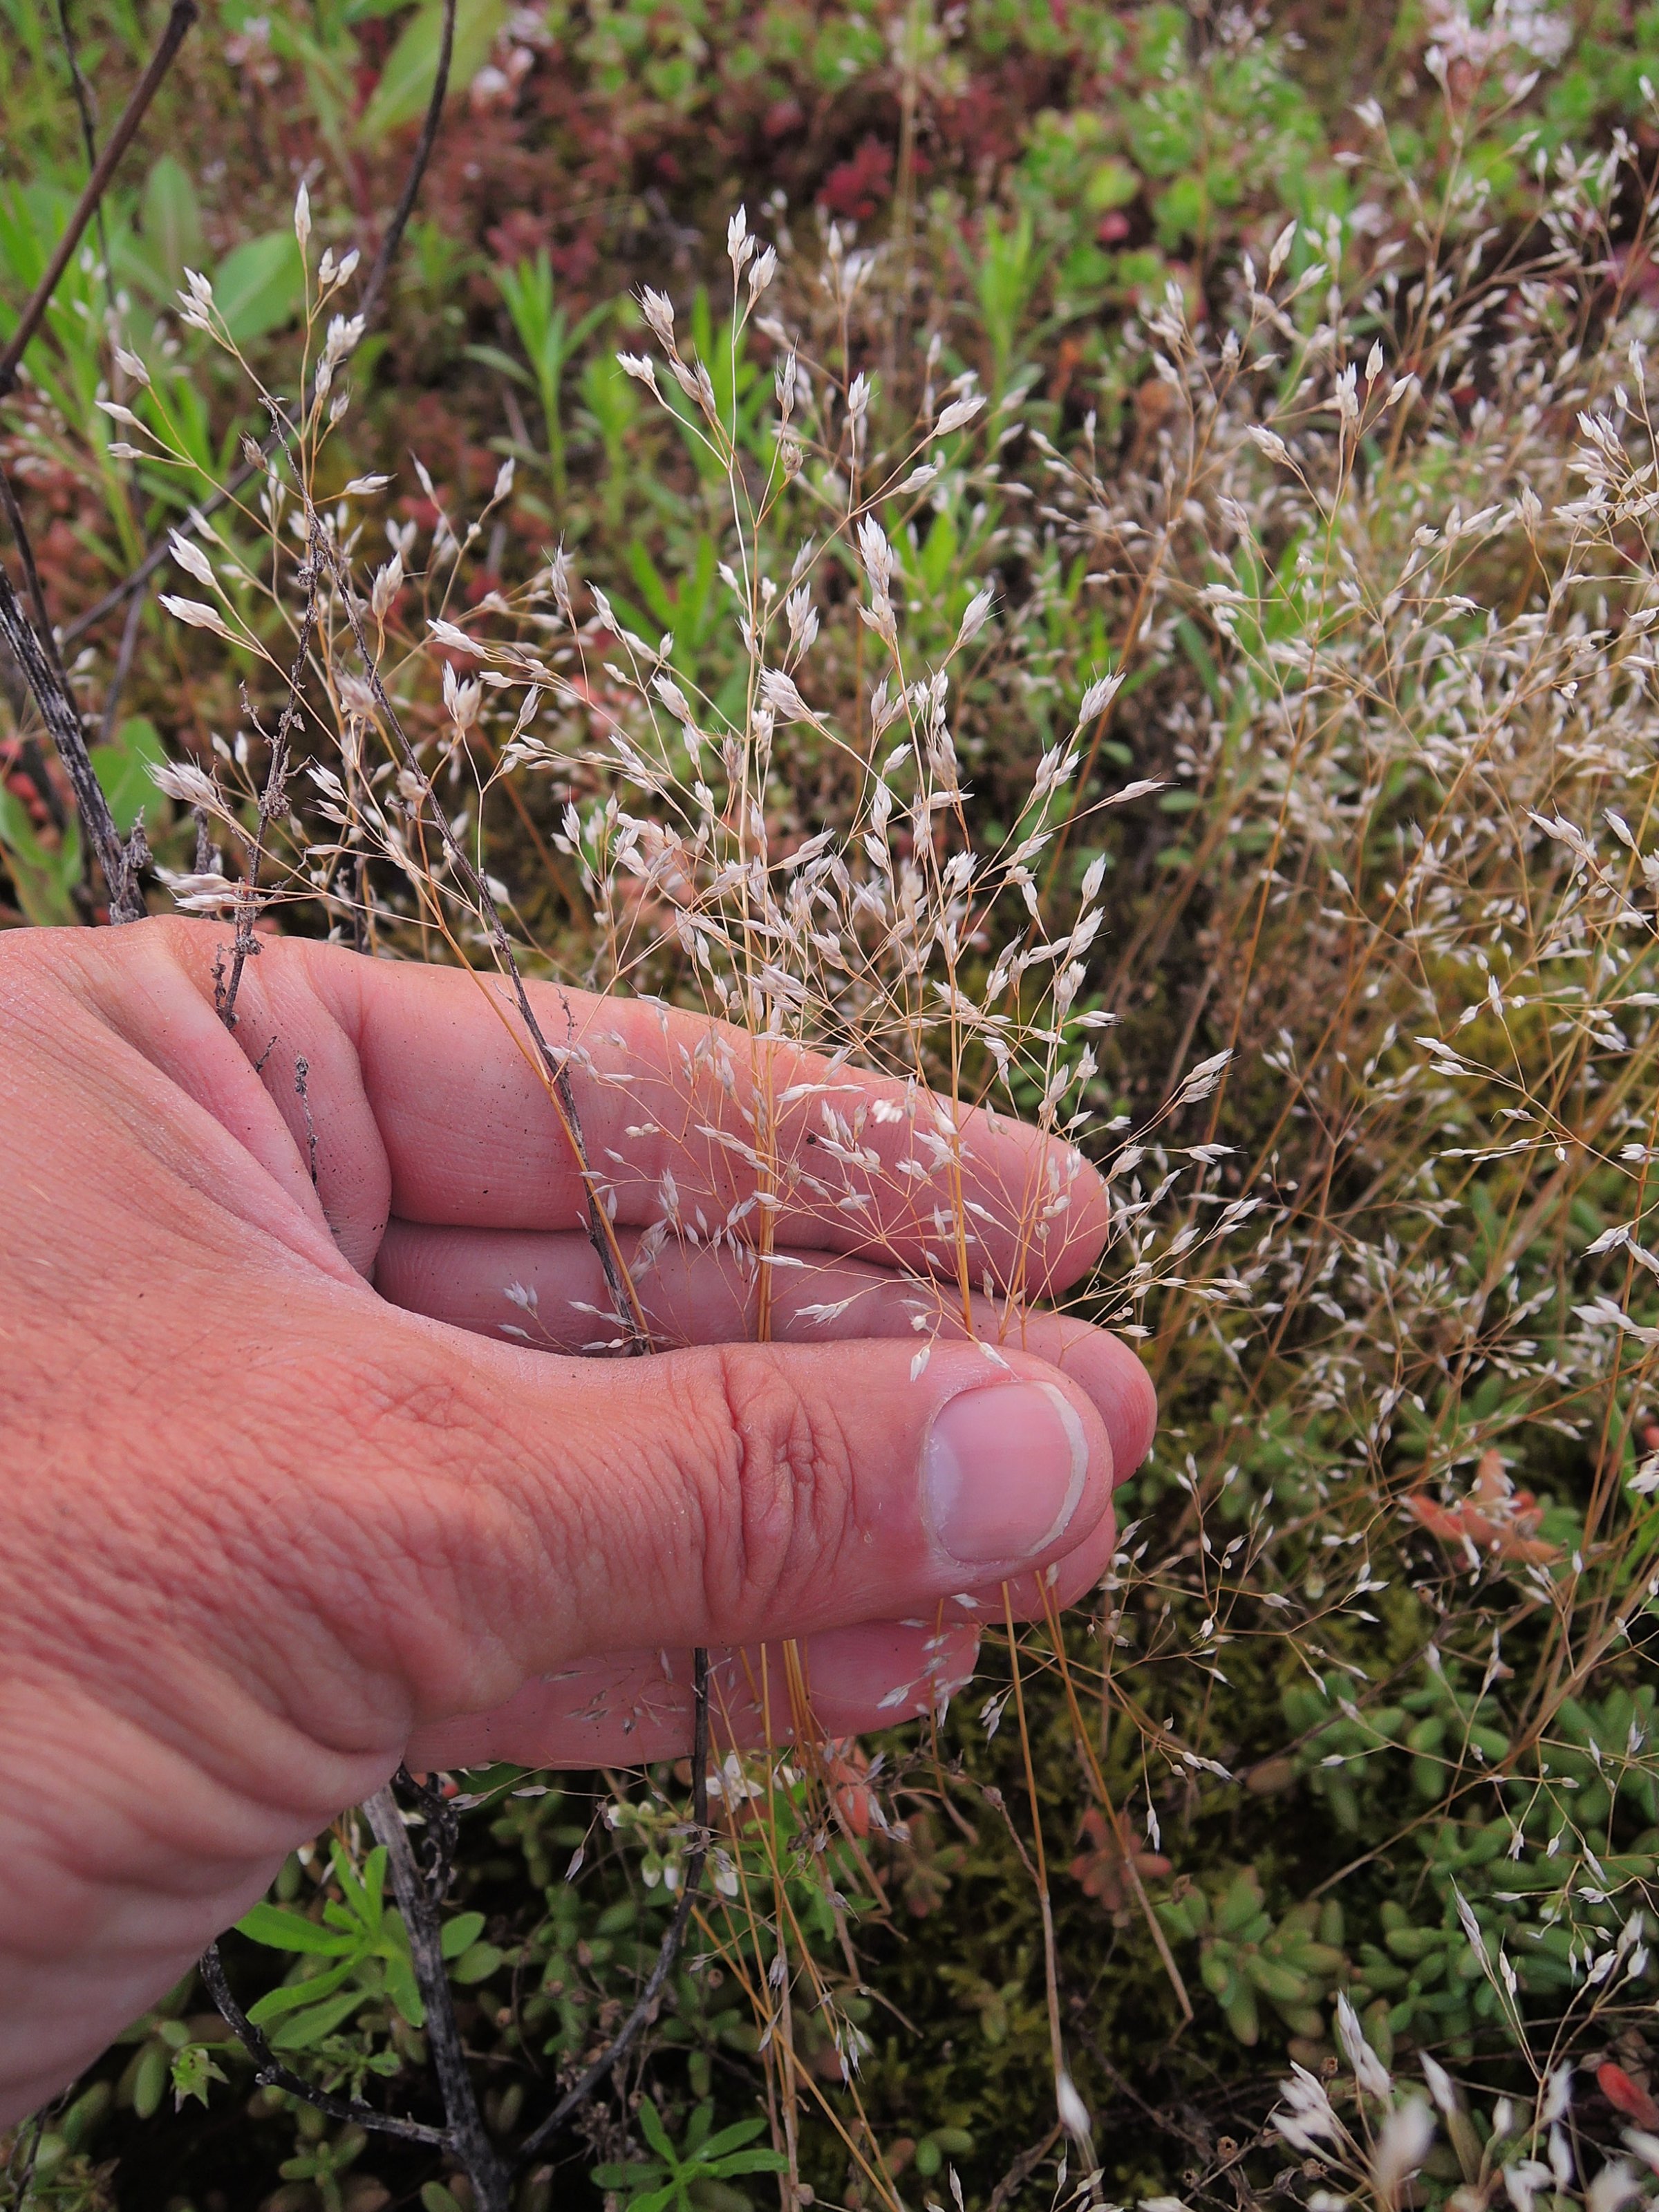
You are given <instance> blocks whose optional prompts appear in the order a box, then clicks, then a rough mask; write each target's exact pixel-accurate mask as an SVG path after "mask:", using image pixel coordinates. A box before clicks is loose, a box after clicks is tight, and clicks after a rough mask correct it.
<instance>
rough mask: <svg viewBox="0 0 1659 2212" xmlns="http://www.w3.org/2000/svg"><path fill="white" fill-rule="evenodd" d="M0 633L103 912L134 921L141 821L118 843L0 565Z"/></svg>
mask: <svg viewBox="0 0 1659 2212" xmlns="http://www.w3.org/2000/svg"><path fill="white" fill-rule="evenodd" d="M0 639H3V641H4V642H5V644H6V645H7V646H8V647H9V649H10V652H11V654H12V657H13V659H15V661H16V662H17V665H18V666H19V667H20V668H21V670H22V671H23V674H24V676H25V678H27V683H28V687H29V689H30V690H31V691H32V692H33V694H34V700H35V704H36V705H37V706H38V707H39V708H40V714H41V719H42V720H44V721H45V723H46V728H47V730H48V731H49V732H51V735H52V743H53V744H55V745H56V746H57V748H58V758H59V759H60V760H61V761H62V762H63V763H64V772H65V774H66V775H68V777H69V780H70V788H71V789H72V790H73V792H74V793H75V804H76V808H77V810H78V811H79V813H80V817H81V821H82V827H83V829H85V832H86V836H87V841H88V843H89V844H90V845H91V847H92V848H93V850H94V852H95V853H96V854H97V855H98V865H99V866H100V868H101V869H102V870H103V873H104V881H105V883H106V885H107V886H108V890H109V918H110V920H111V921H112V922H123V921H142V920H143V913H144V899H143V892H142V891H141V890H140V889H139V886H138V876H139V872H140V870H141V869H142V868H143V865H144V863H145V861H146V860H149V847H148V846H147V845H146V844H145V842H144V833H143V828H142V827H140V828H138V829H135V830H134V831H133V833H132V836H131V837H130V838H129V839H128V840H127V841H126V842H125V844H124V843H123V842H122V841H121V836H120V832H119V831H118V829H116V826H115V817H114V816H113V815H112V813H111V812H110V809H109V801H108V800H107V799H106V798H105V796H104V793H103V787H102V786H101V785H100V782H99V781H98V778H97V776H96V775H95V774H94V770H93V765H92V757H91V755H90V754H89V753H88V750H87V741H86V738H85V736H84V735H83V734H82V729H81V717H80V715H79V714H78V713H77V712H76V707H75V702H74V701H73V700H72V699H71V698H70V696H69V693H68V692H67V691H66V690H64V686H63V684H62V683H61V682H60V680H59V677H58V671H57V669H56V668H54V667H53V665H52V661H51V660H50V659H47V657H46V648H45V647H43V646H42V644H41V643H40V639H39V638H38V637H37V636H36V635H35V633H34V629H33V624H32V623H30V621H29V619H28V617H27V615H26V614H25V613H24V612H23V610H22V608H21V605H19V603H18V599H17V594H16V593H15V592H14V591H13V590H12V587H11V580H10V578H9V576H8V575H7V574H6V573H5V571H4V569H3V568H0Z"/></svg>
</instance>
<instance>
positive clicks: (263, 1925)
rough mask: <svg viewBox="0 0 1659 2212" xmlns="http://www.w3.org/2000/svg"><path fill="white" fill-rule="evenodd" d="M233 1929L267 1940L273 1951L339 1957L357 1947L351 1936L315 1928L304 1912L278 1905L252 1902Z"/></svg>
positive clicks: (327, 1929)
mask: <svg viewBox="0 0 1659 2212" xmlns="http://www.w3.org/2000/svg"><path fill="white" fill-rule="evenodd" d="M236 1933H237V1934H238V1935H239V1936H249V1937H251V1938H252V1941H253V1942H256V1943H265V1944H268V1945H269V1946H270V1948H271V1949H272V1950H273V1951H307V1952H311V1953H313V1954H314V1955H315V1956H317V1957H318V1958H322V1959H328V1958H333V1959H338V1958H342V1957H343V1956H344V1955H345V1954H346V1953H347V1952H354V1951H356V1950H357V1949H359V1948H360V1946H359V1943H358V1942H357V1939H356V1937H355V1936H348V1935H345V1934H343V1933H341V1932H339V1931H337V1930H336V1929H331V1928H319V1926H318V1925H317V1923H316V1922H315V1921H314V1920H307V1918H306V1917H305V1915H304V1913H302V1912H288V1911H284V1910H283V1907H282V1906H281V1905H266V1904H259V1905H255V1906H254V1907H253V1909H252V1911H250V1912H245V1913H244V1914H243V1915H242V1917H241V1918H240V1920H239V1921H238V1922H237V1923H236Z"/></svg>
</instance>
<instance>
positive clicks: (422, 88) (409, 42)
mask: <svg viewBox="0 0 1659 2212" xmlns="http://www.w3.org/2000/svg"><path fill="white" fill-rule="evenodd" d="M505 21H507V0H459V4H458V5H457V7H456V9H455V43H454V49H453V53H452V56H451V58H450V64H449V89H450V92H451V93H452V94H453V92H455V91H457V90H459V88H461V87H462V86H464V85H466V84H469V83H471V81H472V79H473V78H474V77H475V76H477V73H478V71H479V70H481V69H482V68H483V64H484V62H485V60H486V59H487V58H488V56H489V49H490V47H491V46H494V44H495V33H497V32H498V31H499V30H500V29H501V25H502V24H503V23H504V22H505ZM442 33H443V10H442V8H441V5H440V0H427V4H426V5H425V6H423V7H422V9H421V10H420V12H419V13H418V14H417V15H415V16H414V17H412V18H411V20H410V22H409V23H408V24H407V25H406V26H405V27H404V33H403V36H402V37H401V38H400V39H399V40H398V43H397V45H396V46H393V48H392V52H391V53H390V54H389V55H388V57H387V58H386V67H385V68H384V69H383V70H381V71H380V82H379V83H378V84H377V85H376V86H375V88H374V94H373V95H372V96H371V98H370V100H369V103H368V106H367V107H366V108H365V109H364V110H363V114H362V121H361V123H360V124H359V125H358V126H357V129H358V135H359V137H362V139H364V140H365V141H366V142H367V143H368V144H370V145H373V144H374V142H375V141H376V140H377V139H380V138H384V137H386V136H387V135H388V133H390V132H392V131H401V130H402V129H403V128H404V125H405V124H410V123H413V122H415V121H416V120H417V118H419V117H421V116H422V115H423V114H424V113H425V112H426V106H427V102H428V100H430V99H431V97H432V87H433V82H434V81H435V78H436V76H437V74H438V48H439V45H440V42H441V38H442Z"/></svg>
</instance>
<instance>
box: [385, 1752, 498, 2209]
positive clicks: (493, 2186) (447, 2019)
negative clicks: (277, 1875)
mask: <svg viewBox="0 0 1659 2212" xmlns="http://www.w3.org/2000/svg"><path fill="white" fill-rule="evenodd" d="M363 1814H364V1817H365V1819H366V1820H368V1825H369V1826H370V1827H371V1828H372V1829H373V1830H374V1840H375V1841H376V1843H379V1844H384V1845H385V1846H386V1871H387V1872H388V1874H389V1875H391V1877H392V1892H393V1894H394V1895H395V1896H396V1898H397V1899H398V1911H400V1912H401V1913H402V1914H403V1917H404V1928H405V1929H407V1930H408V1934H409V1948H410V1957H411V1958H412V1960H413V1961H414V1966H415V1979H416V1982H417V1983H418V1984H419V1985H420V1991H421V1997H422V2002H423V2003H424V2004H425V2007H426V2038H427V2045H428V2049H429V2050H430V2051H431V2053H432V2063H433V2064H434V2065H435V2067H436V2069H437V2073H438V2087H439V2088H440V2089H441V2092H442V2093H443V2100H444V2116H445V2118H446V2120H447V2123H448V2125H447V2129H446V2130H445V2141H446V2142H447V2145H448V2148H449V2149H450V2151H451V2153H452V2154H453V2156H454V2157H456V2158H458V2159H459V2160H460V2162H461V2164H462V2166H464V2167H465V2171H466V2178H467V2179H468V2180H469V2181H470V2182H471V2184H472V2197H473V2202H474V2203H475V2204H476V2205H477V2212H507V2181H508V2175H507V2168H506V2166H504V2165H503V2164H502V2162H501V2160H500V2158H498V2157H497V2155H496V2154H495V2145H494V2144H493V2143H492V2142H490V2140H489V2136H488V2135H487V2134H486V2133H485V2131H484V2124H483V2114H482V2113H481V2112H479V2110H478V2100H477V2095H476V2094H475V2093H474V2091H473V2087H472V2076H471V2074H469V2073H468V2071H467V2065H466V2053H465V2051H464V2050H463V2049H462V2048H461V2036H460V2030H459V2028H458V2027H457V2026H456V2024H455V2009H454V2006H453V2004H452V2002H451V2001H450V1995H449V1977H448V1975H447V1973H446V1972H444V1955H443V1930H442V1929H441V1925H440V1923H439V1920H438V1911H437V1905H436V1904H435V1900H434V1899H433V1897H432V1895H431V1893H430V1892H429V1891H428V1887H427V1884H426V1879H425V1877H424V1875H422V1872H421V1869H420V1868H419V1867H418V1866H417V1865H416V1861H415V1853H414V1850H413V1849H412V1848H411V1846H410V1840H409V1831H408V1829H407V1828H405V1827H404V1816H403V1814H402V1812H401V1811H400V1810H399V1808H398V1799H397V1796H396V1793H395V1790H394V1789H393V1786H392V1784H391V1783H390V1782H388V1783H387V1784H386V1787H385V1789H383V1790H376V1791H375V1793H374V1796H372V1797H370V1798H368V1799H366V1800H365V1801H364V1804H363Z"/></svg>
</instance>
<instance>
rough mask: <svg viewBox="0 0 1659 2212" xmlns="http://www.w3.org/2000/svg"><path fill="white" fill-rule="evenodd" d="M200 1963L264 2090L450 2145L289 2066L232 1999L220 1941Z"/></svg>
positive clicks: (386, 2131) (386, 2130) (418, 2124)
mask: <svg viewBox="0 0 1659 2212" xmlns="http://www.w3.org/2000/svg"><path fill="white" fill-rule="evenodd" d="M200 1964H201V1972H202V1979H203V1981H204V1982H205V1983H206V1984H207V1993H208V1995H209V1996H210V1997H211V1998H212V1999H213V2002H214V2003H215V2004H216V2005H217V2007H218V2008H219V2012H220V2015H221V2016H222V2019H223V2021H224V2023H225V2025H226V2027H228V2028H229V2030H230V2032H231V2033H232V2034H233V2035H234V2037H235V2038H236V2040H237V2041H238V2042H239V2043H240V2045H241V2046H242V2048H243V2049H244V2050H245V2051H246V2052H247V2054H248V2056H249V2057H250V2058H252V2061H253V2063H254V2066H255V2068H256V2069H257V2071H256V2073H255V2076H254V2078H255V2080H256V2081H258V2083H259V2086H260V2087H262V2088H267V2089H285V2090H286V2091H287V2092H288V2093H289V2096H291V2097H302V2098H303V2099H304V2100H305V2101H306V2103H307V2104H308V2105H315V2106H316V2107H317V2109H318V2111H319V2112H326V2113H327V2114H328V2116H329V2118H331V2119H333V2120H355V2121H356V2124H357V2125H358V2126H359V2127H360V2128H374V2129H375V2130H378V2131H379V2133H380V2134H381V2135H383V2136H398V2138H399V2140H400V2141H402V2142H415V2143H430V2144H431V2146H432V2147H433V2148H434V2149H435V2150H441V2149H442V2148H444V2147H445V2146H446V2144H447V2142H448V2137H447V2136H446V2135H445V2133H444V2131H443V2130H442V2129H441V2128H434V2127H428V2125H427V2124H426V2122H425V2121H424V2120H405V2119H401V2118H399V2117H398V2114H397V2113H395V2112H376V2111H375V2109H374V2106H373V2105H365V2104H364V2103H362V2100H360V2099H359V2098H356V2097H337V2096H335V2095H334V2094H333V2093H332V2092H331V2091H330V2090H327V2089H319V2087H317V2086H316V2084H315V2083H314V2082H312V2081H307V2080H306V2079H305V2078H304V2076H303V2075H299V2074H295V2073H294V2072H293V2071H292V2070H291V2069H289V2068H288V2067H286V2066H284V2065H283V2062H282V2060H281V2059H280V2058H279V2057H277V2056H276V2052H275V2051H273V2050H272V2049H271V2047H270V2044H269V2043H268V2042H267V2041H266V2039H265V2036H264V2032H263V2030H261V2029H259V2028H257V2027H255V2026H254V2025H253V2022H252V2021H251V2020H250V2019H249V2018H248V2016H247V2015H246V2013H245V2012H244V2011H243V2010H242V2008H241V2007H240V2005H239V2004H238V2003H237V2002H236V2000H235V1998H234V1996H232V1995H231V1993H230V1984H229V1983H228V1981H227V1980H226V1979H225V1965H224V1960H222V1958H221V1957H220V1956H219V1946H218V1945H217V1944H216V1943H210V1944H209V1945H208V1947H207V1948H206V1950H205V1951H204V1952H203V1954H202V1957H201V1961H200Z"/></svg>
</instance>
